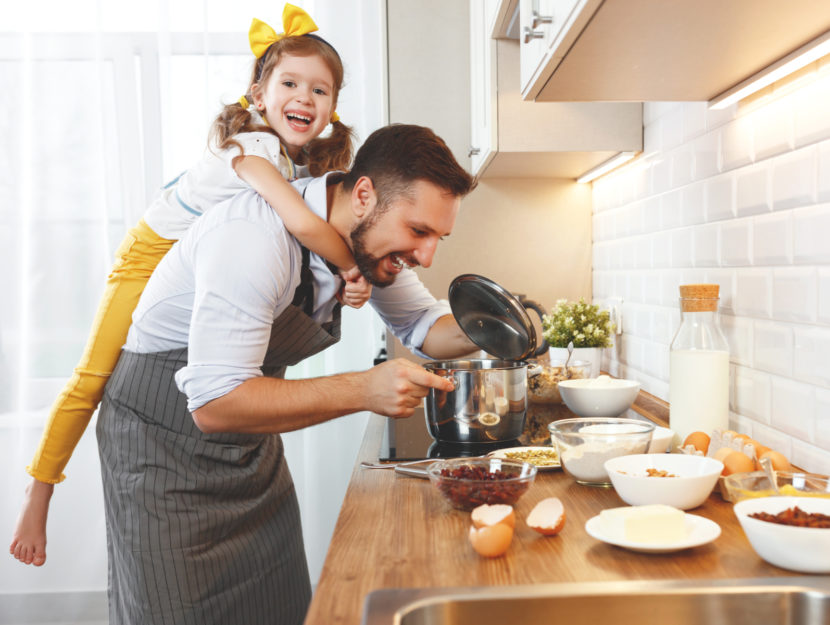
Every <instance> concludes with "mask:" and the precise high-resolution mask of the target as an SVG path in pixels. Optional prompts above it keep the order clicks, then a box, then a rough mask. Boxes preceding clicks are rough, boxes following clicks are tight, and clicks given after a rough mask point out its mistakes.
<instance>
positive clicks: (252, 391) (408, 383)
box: [193, 358, 453, 433]
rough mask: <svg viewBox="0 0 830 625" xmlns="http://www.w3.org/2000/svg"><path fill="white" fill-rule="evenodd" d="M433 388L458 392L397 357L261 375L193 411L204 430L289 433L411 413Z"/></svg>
mask: <svg viewBox="0 0 830 625" xmlns="http://www.w3.org/2000/svg"><path fill="white" fill-rule="evenodd" d="M430 388H437V389H440V390H443V391H451V390H453V385H452V383H451V382H449V381H448V380H446V379H444V378H442V377H440V376H437V375H435V374H433V373H430V372H429V371H427V370H426V369H424V368H423V367H421V366H419V365H417V364H415V363H413V362H410V361H408V360H405V359H401V358H397V359H395V360H390V361H389V362H385V363H382V364H380V365H377V366H375V367H372V368H371V369H369V370H368V371H362V372H357V373H344V374H339V375H333V376H327V377H321V378H312V379H308V380H281V379H277V378H267V377H257V378H251V379H249V380H246V381H245V382H243V383H242V384H240V385H239V386H237V387H236V388H234V389H233V390H232V391H230V392H229V393H227V394H226V395H223V396H221V397H217V398H216V399H214V400H211V401H209V402H208V403H206V404H205V405H203V406H202V407H200V408H197V409H196V410H194V411H193V420H194V421H195V423H196V426H197V427H198V428H199V429H200V430H202V431H203V432H207V433H211V432H228V431H233V432H249V433H267V432H290V431H292V430H298V429H301V428H304V427H308V426H310V425H315V424H317V423H323V422H325V421H329V420H331V419H334V418H336V417H341V416H343V415H347V414H352V413H354V412H360V411H362V410H370V411H372V412H376V413H378V414H382V415H386V416H389V417H409V416H412V414H413V412H414V410H415V408H416V407H417V406H419V405H421V402H422V401H423V398H424V397H426V395H427V394H428V393H429V389H430Z"/></svg>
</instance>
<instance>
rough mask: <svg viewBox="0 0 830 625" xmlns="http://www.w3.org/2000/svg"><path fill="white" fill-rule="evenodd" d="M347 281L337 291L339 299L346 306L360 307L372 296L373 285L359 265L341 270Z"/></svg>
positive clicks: (341, 274)
mask: <svg viewBox="0 0 830 625" xmlns="http://www.w3.org/2000/svg"><path fill="white" fill-rule="evenodd" d="M340 277H342V278H343V280H344V281H345V283H344V284H343V287H342V288H341V289H340V291H339V292H338V293H337V301H339V302H340V303H341V304H343V305H344V306H351V307H352V308H360V307H361V306H363V304H365V303H366V302H367V301H368V300H369V298H370V297H371V296H372V285H371V284H369V283H368V282H367V281H366V278H364V277H363V275H362V274H361V273H360V270H359V269H358V268H357V267H352V268H351V269H349V270H348V271H342V272H340Z"/></svg>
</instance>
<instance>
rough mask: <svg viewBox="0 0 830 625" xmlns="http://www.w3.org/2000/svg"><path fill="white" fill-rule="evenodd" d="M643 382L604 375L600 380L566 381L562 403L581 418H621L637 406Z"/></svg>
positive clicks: (560, 387) (560, 384) (562, 385)
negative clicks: (632, 407) (635, 400)
mask: <svg viewBox="0 0 830 625" xmlns="http://www.w3.org/2000/svg"><path fill="white" fill-rule="evenodd" d="M639 391H640V383H639V382H637V381H636V380H619V379H616V378H611V377H608V376H607V375H601V376H599V377H598V378H588V379H582V380H562V381H561V382H559V394H560V395H562V401H564V402H565V405H566V406H567V407H568V408H569V409H570V410H571V412H574V413H576V414H577V415H579V416H580V417H618V416H619V415H621V414H622V413H624V412H625V411H626V410H628V408H629V406H631V404H632V403H634V399H635V398H636V397H637V393H638V392H639Z"/></svg>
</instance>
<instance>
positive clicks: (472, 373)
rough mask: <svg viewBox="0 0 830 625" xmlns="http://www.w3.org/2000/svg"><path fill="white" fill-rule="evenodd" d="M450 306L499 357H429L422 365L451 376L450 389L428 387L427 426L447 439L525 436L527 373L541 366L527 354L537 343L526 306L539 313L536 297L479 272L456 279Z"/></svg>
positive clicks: (471, 334)
mask: <svg viewBox="0 0 830 625" xmlns="http://www.w3.org/2000/svg"><path fill="white" fill-rule="evenodd" d="M449 301H450V308H451V309H452V313H453V316H454V317H455V319H456V321H457V322H458V325H459V326H461V329H462V330H463V331H464V332H465V333H466V334H467V336H468V337H469V338H470V340H471V341H472V342H473V343H475V344H476V345H478V346H479V347H480V348H482V349H483V350H484V351H485V352H486V353H488V354H491V355H494V356H497V358H494V359H489V358H472V359H462V360H444V361H431V362H427V363H425V364H424V367H425V368H426V369H427V370H428V371H431V372H433V373H435V374H437V375H440V376H442V377H445V378H448V379H450V380H451V381H452V382H453V384H454V386H455V388H454V390H452V391H440V390H437V389H430V391H429V394H428V395H427V397H426V398H425V399H424V412H425V415H426V422H427V430H428V431H429V434H430V436H432V438H434V439H435V440H436V441H439V442H445V443H499V442H504V441H510V440H514V439H516V438H518V437H519V436H521V434H522V432H523V431H524V425H525V417H526V414H527V378H528V376H529V375H535V374H536V373H538V372H539V371H541V367H539V366H538V365H531V364H530V363H529V362H528V360H527V359H528V358H529V357H531V356H539V355H541V354H543V353H544V352H545V351H546V350H547V347H548V346H547V344H546V343H544V341H543V345H541V346H540V347H538V348H537V345H536V331H535V329H534V328H533V324H532V323H531V320H530V317H529V316H528V314H527V310H526V307H527V308H530V309H531V310H534V311H535V312H536V313H537V314H538V315H539V317H540V318H541V316H542V314H543V310H542V307H541V306H540V305H539V304H537V303H536V302H532V301H529V300H527V299H524V298H523V301H519V298H517V297H515V296H514V295H512V294H511V293H510V292H509V291H507V290H506V289H504V288H503V287H501V286H499V285H498V284H496V283H495V282H493V281H492V280H490V279H488V278H485V277H483V276H479V275H475V274H464V275H461V276H458V277H457V278H455V279H454V280H453V281H452V283H451V284H450V289H449Z"/></svg>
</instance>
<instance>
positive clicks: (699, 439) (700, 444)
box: [683, 432, 711, 456]
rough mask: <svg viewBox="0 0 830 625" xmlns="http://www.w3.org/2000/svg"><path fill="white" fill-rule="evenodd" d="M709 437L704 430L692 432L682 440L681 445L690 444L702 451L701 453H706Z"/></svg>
mask: <svg viewBox="0 0 830 625" xmlns="http://www.w3.org/2000/svg"><path fill="white" fill-rule="evenodd" d="M710 441H711V439H710V438H709V435H708V434H707V433H706V432H692V433H691V434H689V435H688V436H687V437H686V440H685V441H683V447H685V446H686V445H691V446H692V447H694V448H695V449H697V450H698V451H700V452H703V455H704V456H705V455H706V452H708V451H709V442H710Z"/></svg>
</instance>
